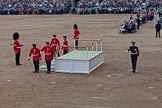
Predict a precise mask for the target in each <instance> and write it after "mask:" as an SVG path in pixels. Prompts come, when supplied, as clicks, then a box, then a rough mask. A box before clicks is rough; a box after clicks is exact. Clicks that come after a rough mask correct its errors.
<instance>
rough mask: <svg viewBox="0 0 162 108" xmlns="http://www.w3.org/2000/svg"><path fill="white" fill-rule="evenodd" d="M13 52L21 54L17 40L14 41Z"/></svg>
mask: <svg viewBox="0 0 162 108" xmlns="http://www.w3.org/2000/svg"><path fill="white" fill-rule="evenodd" d="M13 46H14V52H15V53H20V52H21V45H20V42H19V41H18V40H15V41H14V45H13Z"/></svg>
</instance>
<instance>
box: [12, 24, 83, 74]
mask: <svg viewBox="0 0 162 108" xmlns="http://www.w3.org/2000/svg"><path fill="white" fill-rule="evenodd" d="M79 35H80V32H79V30H78V26H77V24H76V23H75V24H74V36H73V39H74V40H75V47H76V48H77V47H78V39H79ZM19 37H20V36H19V33H18V32H15V33H14V34H13V39H14V43H13V49H14V52H15V61H16V66H20V65H22V64H21V63H20V53H21V47H22V46H23V45H24V44H20V42H19ZM60 48H61V49H62V50H63V54H67V53H68V51H69V46H68V41H67V36H63V46H60V41H59V39H58V38H56V35H53V39H51V42H46V45H45V46H43V47H42V49H39V48H37V46H36V44H32V48H31V49H30V52H29V57H28V60H30V59H31V58H32V59H33V64H34V68H35V71H34V73H39V60H41V59H42V57H41V55H42V54H43V53H44V59H45V62H46V66H47V73H49V74H50V73H51V61H52V60H53V58H54V57H55V58H56V57H59V56H60V53H59V50H60Z"/></svg>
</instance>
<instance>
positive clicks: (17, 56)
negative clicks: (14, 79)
mask: <svg viewBox="0 0 162 108" xmlns="http://www.w3.org/2000/svg"><path fill="white" fill-rule="evenodd" d="M15 61H16V65H19V64H20V53H16V54H15Z"/></svg>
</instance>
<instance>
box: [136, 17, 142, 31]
mask: <svg viewBox="0 0 162 108" xmlns="http://www.w3.org/2000/svg"><path fill="white" fill-rule="evenodd" d="M136 22H137V29H138V30H139V28H140V22H141V21H140V17H137V20H136Z"/></svg>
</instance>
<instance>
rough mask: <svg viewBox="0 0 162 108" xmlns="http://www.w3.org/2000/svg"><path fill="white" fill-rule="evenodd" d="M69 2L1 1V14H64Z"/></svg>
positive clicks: (62, 0)
mask: <svg viewBox="0 0 162 108" xmlns="http://www.w3.org/2000/svg"><path fill="white" fill-rule="evenodd" d="M66 3H67V0H1V1H0V14H2V15H4V14H5V15H6V14H11V15H12V14H19V15H24V14H63V13H64V10H65V5H66Z"/></svg>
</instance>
